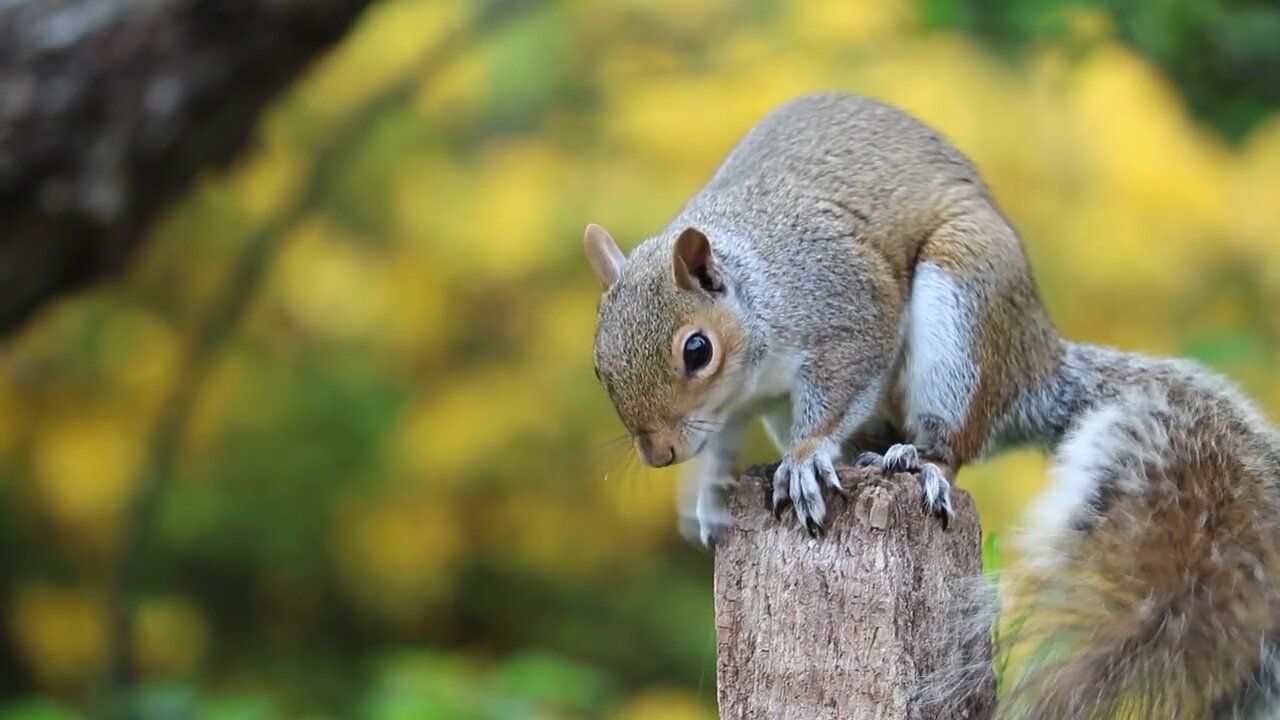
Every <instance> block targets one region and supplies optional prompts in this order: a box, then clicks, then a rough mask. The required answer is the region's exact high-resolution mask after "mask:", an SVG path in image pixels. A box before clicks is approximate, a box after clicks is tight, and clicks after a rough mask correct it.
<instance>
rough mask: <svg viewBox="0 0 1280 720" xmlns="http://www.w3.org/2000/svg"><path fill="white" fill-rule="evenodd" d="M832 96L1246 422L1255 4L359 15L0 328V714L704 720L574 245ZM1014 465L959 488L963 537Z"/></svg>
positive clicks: (1260, 368)
mask: <svg viewBox="0 0 1280 720" xmlns="http://www.w3.org/2000/svg"><path fill="white" fill-rule="evenodd" d="M1120 8H1124V9H1123V10H1121V9H1120ZM826 89H841V90H846V91H851V92H856V93H860V94H867V95H874V96H878V97H880V98H883V99H885V100H888V101H890V102H892V103H895V104H897V105H899V106H901V107H903V108H905V109H907V110H909V111H910V112H912V113H914V114H915V115H917V116H918V117H920V118H922V119H923V120H925V121H926V122H928V123H930V124H932V125H934V126H935V127H937V128H938V129H940V130H941V131H942V132H943V133H944V134H945V135H946V136H947V137H948V138H949V139H951V140H952V141H953V142H954V143H955V144H956V145H957V146H958V147H959V148H960V149H961V150H962V151H964V152H965V153H966V154H968V155H969V156H970V157H971V158H972V159H973V160H974V161H975V162H976V164H977V165H978V167H979V169H980V171H981V172H982V173H983V174H984V176H985V177H986V179H987V180H988V182H989V184H990V185H991V187H992V189H993V191H994V193H995V196H996V198H997V199H998V201H999V202H1000V203H1001V204H1002V206H1003V207H1004V209H1005V210H1006V211H1007V212H1008V214H1009V215H1010V216H1011V218H1012V219H1013V221H1014V222H1015V223H1016V225H1017V226H1018V228H1019V229H1020V231H1021V232H1022V234H1023V236H1024V238H1025V241H1026V244H1027V247H1028V251H1029V253H1030V255H1031V258H1032V263H1033V266H1034V268H1035V271H1036V276H1037V280H1038V282H1039V283H1040V286H1041V289H1042V291H1043V294H1044V296H1045V299H1046V301H1047V303H1048V305H1049V308H1050V311H1051V313H1052V315H1053V317H1054V318H1055V320H1056V321H1057V323H1058V324H1059V326H1060V328H1061V329H1062V331H1063V332H1064V333H1065V334H1066V335H1068V336H1069V337H1072V338H1075V339H1080V340H1087V341H1092V342H1099V343H1109V344H1114V345H1118V346H1120V347H1123V348H1126V349H1132V350H1141V351H1148V352H1153V353H1162V354H1177V355H1184V356H1189V357H1193V358H1197V359H1199V360H1201V361H1203V362H1205V363H1207V364H1209V365H1210V366H1212V367H1214V368H1216V369H1217V370H1219V371H1221V372H1223V373H1225V374H1227V375H1229V376H1230V377H1232V378H1233V379H1235V380H1236V381H1238V382H1239V383H1240V384H1241V385H1242V386H1243V387H1244V388H1245V390H1246V391H1247V392H1249V393H1250V394H1251V395H1252V396H1253V397H1255V398H1256V399H1257V400H1258V401H1259V402H1260V404H1262V405H1263V406H1264V408H1265V409H1266V410H1267V412H1268V413H1269V414H1270V415H1271V416H1272V417H1275V416H1276V415H1275V414H1276V412H1277V411H1280V381H1277V379H1276V370H1277V368H1280V312H1278V310H1280V114H1278V113H1277V110H1276V108H1277V106H1278V105H1280V10H1278V9H1276V7H1275V6H1274V5H1273V4H1270V3H1267V4H1263V3H1262V2H1258V3H1256V4H1253V5H1250V4H1248V3H1246V2H1237V1H1234V0H1161V1H1160V2H1149V3H1141V4H1139V3H1122V2H1120V1H1119V0H1114V1H1111V0H1078V1H1075V2H1069V1H1066V0H1041V1H1037V2H1016V1H1015V0H982V1H979V0H854V1H850V0H804V1H801V0H795V1H794V2H784V1H782V0H756V1H753V2H732V1H730V0H680V1H679V2H676V1H675V0H658V1H656V2H649V1H644V2H642V1H641V0H620V1H618V2H589V1H588V0H574V1H569V0H565V1H562V2H534V3H530V2H524V3H509V4H503V3H501V2H498V3H490V4H486V5H483V6H482V5H479V4H477V3H473V2H466V1H464V0H376V2H372V3H371V4H370V5H369V7H368V8H367V9H366V10H365V11H364V12H363V13H362V14H360V15H359V17H358V18H357V19H356V21H355V23H354V25H352V26H351V28H350V30H349V31H348V32H346V33H345V35H343V36H342V38H341V39H340V40H338V41H337V42H335V43H334V44H333V45H332V47H331V48H330V49H329V50H328V51H327V52H325V53H324V54H323V55H322V56H321V57H319V59H318V61H317V62H315V63H314V64H311V65H309V66H308V68H307V69H306V71H305V72H303V73H302V74H301V75H300V76H299V79H298V81H297V82H296V83H293V84H291V85H290V86H289V87H288V88H287V90H285V91H284V92H283V93H281V94H279V95H278V96H276V97H275V99H274V100H272V101H271V102H270V104H269V105H268V106H267V110H266V111H265V113H263V114H262V115H261V117H260V118H258V121H257V122H256V123H255V124H254V126H253V127H254V130H253V136H252V141H251V142H250V143H249V144H248V145H247V146H246V147H245V148H244V149H243V150H242V151H241V152H240V153H239V154H238V155H236V157H235V160H234V162H232V163H231V164H230V165H229V166H227V167H216V168H211V169H209V170H207V171H206V172H203V173H202V174H201V175H200V176H199V180H198V181H197V182H195V183H194V184H193V185H192V186H191V188H190V189H189V190H184V191H183V192H182V194H181V197H180V198H179V199H178V200H177V201H176V202H175V203H172V204H171V205H169V206H168V209H167V210H166V212H164V213H163V214H162V215H161V216H159V219H158V221H157V222H155V223H152V224H150V226H149V230H148V231H147V242H146V243H145V244H144V245H143V246H142V248H141V249H140V250H139V251H138V252H136V253H135V254H133V255H132V256H130V259H129V261H128V263H127V264H126V265H125V266H124V267H123V268H122V270H121V271H120V272H119V273H118V274H117V275H116V276H115V277H113V278H112V279H110V280H109V281H106V282H101V283H96V284H94V285H92V286H90V287H88V288H87V289H84V290H81V291H78V292H74V293H68V294H63V295H60V296H59V297H58V298H57V299H56V300H54V301H51V302H48V303H45V304H43V305H42V306H41V307H40V308H39V309H38V311H36V312H34V313H33V314H32V315H31V317H30V318H28V319H27V320H26V321H25V322H23V323H22V324H21V325H20V326H19V327H17V328H16V329H13V330H11V331H10V332H8V333H7V335H5V336H4V337H3V340H2V343H3V344H2V345H0V718H3V719H4V720H16V719H18V718H41V719H43V718H50V719H52V718H70V717H80V716H81V713H82V712H84V711H85V710H86V709H87V708H91V707H95V706H96V704H97V703H98V702H99V701H101V700H103V698H111V697H117V698H118V697H121V696H122V695H121V693H123V694H124V695H127V697H128V702H129V707H130V708H131V710H130V711H129V714H131V715H133V716H135V717H147V718H151V717H155V718H160V717H164V718H182V717H193V718H194V717H200V718H228V719H229V718H236V719H245V720H248V719H250V718H295V717H296V718H339V717H343V718H345V717H360V718H375V719H383V718H387V719H391V718H396V719H399V718H579V717H582V718H587V717H590V718H612V719H614V720H624V719H625V720H639V719H642V718H673V719H676V720H680V719H681V718H690V719H692V718H710V717H713V714H714V707H715V706H714V699H715V672H714V642H713V627H712V623H711V613H712V607H711V575H710V568H711V565H710V556H709V555H708V554H706V553H702V552H699V551H697V550H695V549H693V548H692V547H689V546H687V545H686V544H684V542H683V541H682V540H680V538H679V536H678V535H677V533H676V531H675V528H674V512H673V500H672V494H673V493H672V482H671V481H672V475H671V474H670V473H669V472H665V471H654V470H649V469H643V468H640V467H639V466H638V465H637V462H636V460H635V459H634V458H633V457H632V451H631V449H630V447H629V445H628V444H627V443H626V442H625V441H624V442H618V441H617V440H618V438H620V437H622V432H623V431H622V428H621V426H620V424H619V423H618V422H617V420H616V418H615V417H614V416H613V414H612V410H611V408H610V406H609V404H608V401H607V399H606V397H605V395H604V393H603V391H602V390H601V389H600V388H599V387H598V386H597V384H596V382H595V380H594V378H593V376H592V372H591V352H590V347H591V338H592V332H593V327H594V312H595V304H596V299H597V298H596V293H597V289H596V284H595V280H594V278H593V277H592V275H591V273H590V271H589V269H588V267H587V264H586V262H585V261H584V259H583V257H582V251H581V236H582V229H583V227H584V226H585V225H586V224H587V223H588V222H597V223H600V224H602V225H604V226H605V227H607V228H608V229H609V230H610V231H611V232H612V233H613V235H614V236H615V237H616V238H618V240H619V242H620V243H621V244H622V245H623V246H624V247H630V246H631V245H633V244H635V243H636V242H638V241H639V240H641V239H642V238H644V237H645V236H646V235H647V234H648V233H651V232H654V231H656V230H657V229H659V228H660V227H661V226H662V225H663V224H665V222H666V221H667V220H668V219H669V218H670V217H671V216H672V215H673V214H674V213H675V211H676V210H677V209H678V207H679V205H680V204H681V203H682V202H683V201H684V200H685V199H686V198H687V196H688V195H689V194H690V193H692V192H693V191H694V190H696V189H697V188H698V187H699V186H700V185H701V184H702V183H703V182H704V181H705V180H706V179H707V178H708V177H709V175H710V173H711V172H712V171H713V170H714V168H715V166H716V164H717V163H718V162H719V160H720V159H721V158H722V157H723V155H724V153H725V152H726V151H727V150H728V149H729V147H730V146H731V145H732V144H733V143H734V142H735V141H736V140H737V139H738V138H739V137H740V136H741V134H742V133H743V132H745V131H746V130H747V129H748V128H749V127H750V126H751V125H752V124H753V123H754V122H755V121H756V120H757V119H758V118H759V117H760V116H761V115H762V114H763V113H764V112H766V111H767V110H769V109H770V108H771V107H773V106H775V105H777V104H779V103H780V102H782V101H785V100H787V99H789V98H791V97H793V96H796V95H799V94H802V93H805V92H810V91H816V90H826ZM4 232H9V230H7V229H6V230H5V231H4ZM771 455H772V453H771V451H770V449H769V448H768V447H767V445H766V444H765V443H764V442H763V437H762V435H757V436H756V438H755V443H753V450H752V455H751V457H750V458H748V459H749V460H767V459H771ZM1043 471H1044V461H1043V460H1042V459H1041V458H1040V457H1039V456H1037V455H1035V454H1033V453H1028V452H1019V453H1012V454H1009V455H1005V456H1001V457H999V458H996V459H993V460H992V461H990V462H988V463H986V464H984V465H981V466H976V467H972V468H968V469H966V470H965V471H964V472H963V473H962V474H961V476H960V480H959V482H960V485H961V486H963V487H965V488H967V489H968V490H970V491H971V492H972V493H973V494H974V495H975V496H976V498H977V501H978V505H979V508H980V510H981V514H982V522H983V525H984V528H985V530H986V531H987V532H992V531H994V532H996V533H1000V532H1003V531H1005V530H1007V529H1008V528H1010V527H1012V526H1013V525H1014V524H1015V523H1016V522H1017V520H1018V518H1019V513H1020V512H1021V510H1022V508H1023V507H1024V505H1025V504H1026V502H1027V501H1028V499H1029V498H1030V497H1031V496H1032V495H1033V494H1034V493H1035V492H1036V491H1037V490H1038V489H1039V488H1040V487H1041V486H1042V473H1043ZM128 608H132V609H133V610H134V612H132V613H126V612H124V609H128Z"/></svg>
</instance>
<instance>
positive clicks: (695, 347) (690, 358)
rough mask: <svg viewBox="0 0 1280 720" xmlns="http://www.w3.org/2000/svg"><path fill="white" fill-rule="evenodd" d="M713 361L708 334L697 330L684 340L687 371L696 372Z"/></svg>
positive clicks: (685, 367)
mask: <svg viewBox="0 0 1280 720" xmlns="http://www.w3.org/2000/svg"><path fill="white" fill-rule="evenodd" d="M709 362H711V341H710V340H708V339H707V336H706V335H703V334H702V333H700V332H696V333H694V334H692V335H690V336H689V338H688V339H687V340H685V341H684V369H685V372H689V373H695V372H697V371H699V370H701V369H702V368H704V367H706V366H707V363H709Z"/></svg>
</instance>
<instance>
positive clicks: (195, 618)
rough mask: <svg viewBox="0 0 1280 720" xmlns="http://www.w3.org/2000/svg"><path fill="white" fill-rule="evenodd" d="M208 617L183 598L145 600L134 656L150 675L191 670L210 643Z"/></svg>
mask: <svg viewBox="0 0 1280 720" xmlns="http://www.w3.org/2000/svg"><path fill="white" fill-rule="evenodd" d="M208 635H209V633H208V628H207V627H206V625H205V621H204V616H203V615H201V614H200V611H199V610H198V609H197V608H196V607H195V606H194V605H193V604H191V603H190V602H188V601H187V600H184V599H182V598H180V597H164V598H155V599H151V600H147V601H145V602H143V603H142V604H141V605H140V606H139V607H138V610H137V615H136V617H135V620H134V626H133V647H134V657H135V659H136V662H137V665H138V669H139V670H140V671H141V672H142V673H144V674H147V675H173V674H180V673H185V672H188V671H190V670H192V669H194V668H195V667H196V664H197V663H198V662H199V661H200V660H201V658H202V657H203V656H204V652H205V647H206V646H207V645H208Z"/></svg>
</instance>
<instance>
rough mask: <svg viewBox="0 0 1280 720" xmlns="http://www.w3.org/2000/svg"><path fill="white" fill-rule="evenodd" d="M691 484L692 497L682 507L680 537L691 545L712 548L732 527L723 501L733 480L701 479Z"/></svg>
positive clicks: (725, 478) (731, 520) (718, 478)
mask: <svg viewBox="0 0 1280 720" xmlns="http://www.w3.org/2000/svg"><path fill="white" fill-rule="evenodd" d="M692 484H693V488H692V490H693V492H692V495H693V497H692V498H690V500H689V501H688V502H685V503H683V504H682V507H681V511H680V534H681V535H683V536H684V537H685V539H686V540H688V541H689V542H692V543H696V544H698V545H701V546H702V547H705V548H708V549H712V548H715V546H716V543H718V542H720V540H721V539H723V538H724V534H725V532H727V531H728V530H729V528H731V527H733V516H732V515H730V514H729V511H728V509H727V508H726V505H725V498H724V493H725V492H726V491H727V490H728V489H729V488H730V487H732V485H733V478H732V477H729V476H724V477H719V476H716V477H699V478H698V479H697V480H696V481H695V482H694V483H692Z"/></svg>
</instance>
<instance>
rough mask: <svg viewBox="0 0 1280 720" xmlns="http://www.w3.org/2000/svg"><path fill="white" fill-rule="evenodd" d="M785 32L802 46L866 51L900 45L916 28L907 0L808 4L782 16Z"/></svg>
mask: <svg viewBox="0 0 1280 720" xmlns="http://www.w3.org/2000/svg"><path fill="white" fill-rule="evenodd" d="M780 14H781V16H782V17H781V25H782V29H783V31H784V32H785V34H786V35H787V36H788V37H792V38H794V39H795V41H796V42H799V43H805V44H808V43H822V44H829V45H833V46H835V47H838V48H866V47H867V46H870V45H876V44H880V43H891V42H898V41H900V39H901V35H902V33H903V31H905V30H909V29H911V28H913V27H914V26H915V24H916V17H915V6H914V5H913V4H912V3H911V2H908V1H907V0H853V1H852V2H851V1H850V0H806V2H797V3H794V4H792V5H790V6H788V7H786V8H784V9H783V10H782V11H781V12H780Z"/></svg>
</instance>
